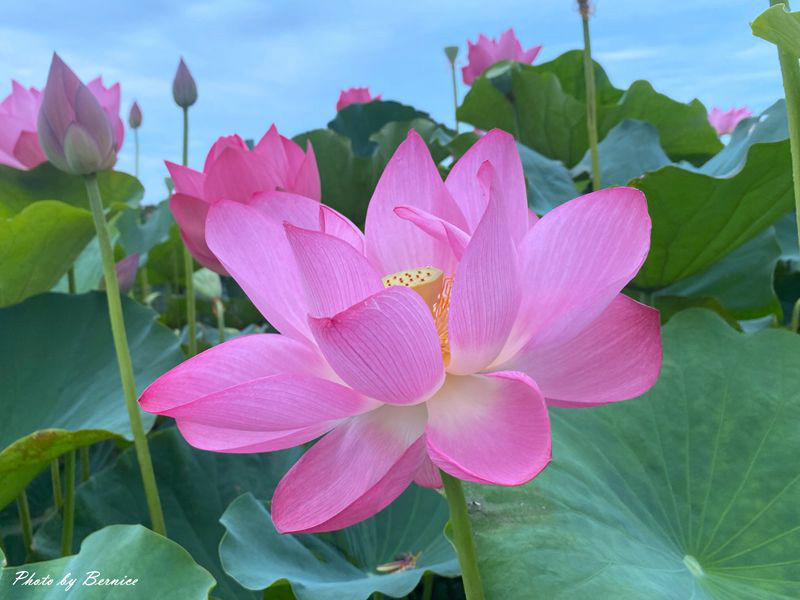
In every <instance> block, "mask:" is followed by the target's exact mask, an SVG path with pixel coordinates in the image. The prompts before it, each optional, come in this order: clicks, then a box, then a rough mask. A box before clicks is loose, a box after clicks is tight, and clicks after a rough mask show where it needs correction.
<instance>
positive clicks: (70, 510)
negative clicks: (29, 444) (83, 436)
mask: <svg viewBox="0 0 800 600" xmlns="http://www.w3.org/2000/svg"><path fill="white" fill-rule="evenodd" d="M74 526H75V450H70V451H69V452H67V454H66V457H65V458H64V526H63V527H62V528H61V556H69V554H70V553H71V552H72V530H73V528H74Z"/></svg>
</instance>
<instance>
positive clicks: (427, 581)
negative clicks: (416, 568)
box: [422, 573, 433, 600]
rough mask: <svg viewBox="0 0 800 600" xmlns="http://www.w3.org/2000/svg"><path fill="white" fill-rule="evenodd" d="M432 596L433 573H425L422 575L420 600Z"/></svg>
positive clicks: (429, 599)
mask: <svg viewBox="0 0 800 600" xmlns="http://www.w3.org/2000/svg"><path fill="white" fill-rule="evenodd" d="M431 598H433V573H425V575H424V576H423V577H422V600H431Z"/></svg>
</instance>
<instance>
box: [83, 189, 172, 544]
mask: <svg viewBox="0 0 800 600" xmlns="http://www.w3.org/2000/svg"><path fill="white" fill-rule="evenodd" d="M84 181H85V183H86V191H87V193H88V195H89V204H90V205H91V207H92V217H93V218H94V226H95V229H96V231H97V240H98V242H99V244H100V255H101V257H102V259H103V274H104V275H105V278H106V298H107V300H108V316H109V319H110V320H111V332H112V334H113V336H114V349H115V350H116V353H117V363H118V365H119V374H120V379H121V380H122V389H123V392H124V394H125V404H126V406H127V408H128V419H129V420H130V424H131V431H132V432H133V440H134V445H135V446H136V457H137V459H138V461H139V470H140V471H141V474H142V484H143V486H144V493H145V497H146V499H147V507H148V509H149V511H150V521H151V523H152V526H153V531H155V532H156V533H159V534H161V535H164V536H166V527H165V525H164V514H163V513H162V511H161V500H160V499H159V497H158V488H157V487H156V477H155V473H153V463H152V461H151V459H150V449H149V448H148V446H147V437H146V436H145V434H144V428H143V427H142V416H141V414H140V413H139V405H138V403H137V402H136V382H135V380H134V378H133V365H132V363H131V354H130V350H129V349H128V338H127V334H126V333H125V320H124V317H123V316H122V302H121V300H120V297H119V282H118V281H117V271H116V269H115V267H114V253H113V250H112V248H111V240H110V239H109V236H108V225H107V224H106V217H105V214H104V213H103V201H102V199H101V198H100V188H99V187H98V186H97V176H96V175H87V176H86V178H85V180H84Z"/></svg>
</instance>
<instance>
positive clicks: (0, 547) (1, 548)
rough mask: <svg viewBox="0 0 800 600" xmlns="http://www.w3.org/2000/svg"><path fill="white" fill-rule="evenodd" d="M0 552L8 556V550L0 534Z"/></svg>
mask: <svg viewBox="0 0 800 600" xmlns="http://www.w3.org/2000/svg"><path fill="white" fill-rule="evenodd" d="M0 552H2V553H3V554H5V555H6V556H8V550H7V549H6V543H5V542H4V541H3V536H2V535H0Z"/></svg>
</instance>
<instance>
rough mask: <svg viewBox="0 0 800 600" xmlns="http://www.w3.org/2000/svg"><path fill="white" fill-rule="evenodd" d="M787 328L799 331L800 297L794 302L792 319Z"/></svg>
mask: <svg viewBox="0 0 800 600" xmlns="http://www.w3.org/2000/svg"><path fill="white" fill-rule="evenodd" d="M789 328H790V329H791V330H792V331H794V332H795V333H800V299H798V300H797V302H795V303H794V309H792V320H791V322H790V325H789Z"/></svg>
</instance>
